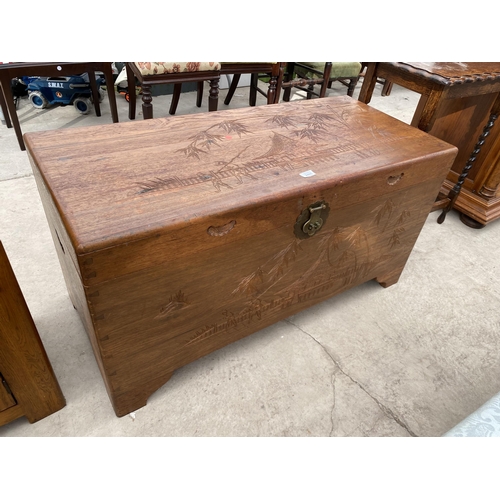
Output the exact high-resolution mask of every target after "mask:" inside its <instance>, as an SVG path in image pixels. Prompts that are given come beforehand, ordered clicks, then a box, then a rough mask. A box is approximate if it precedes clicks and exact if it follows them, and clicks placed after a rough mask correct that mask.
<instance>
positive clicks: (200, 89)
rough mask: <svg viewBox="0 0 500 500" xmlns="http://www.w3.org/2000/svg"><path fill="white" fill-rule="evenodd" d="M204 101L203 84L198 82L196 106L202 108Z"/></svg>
mask: <svg viewBox="0 0 500 500" xmlns="http://www.w3.org/2000/svg"><path fill="white" fill-rule="evenodd" d="M202 101H203V82H198V86H197V88H196V106H197V107H198V108H201V102H202Z"/></svg>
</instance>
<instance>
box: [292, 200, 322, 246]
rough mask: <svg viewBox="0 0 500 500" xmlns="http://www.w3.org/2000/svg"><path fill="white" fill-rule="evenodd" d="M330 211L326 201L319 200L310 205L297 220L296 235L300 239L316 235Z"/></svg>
mask: <svg viewBox="0 0 500 500" xmlns="http://www.w3.org/2000/svg"><path fill="white" fill-rule="evenodd" d="M329 211H330V208H329V207H328V205H327V204H326V203H325V202H324V201H317V202H315V203H312V204H311V205H309V206H308V207H307V208H306V209H305V210H303V211H302V213H301V214H300V215H299V217H298V218H297V222H295V226H294V233H295V236H297V238H300V239H304V238H310V237H311V236H314V235H315V234H316V233H317V232H318V231H319V230H320V229H321V228H322V227H323V224H324V223H325V221H326V218H327V216H328V213H329Z"/></svg>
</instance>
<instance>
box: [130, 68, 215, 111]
mask: <svg viewBox="0 0 500 500" xmlns="http://www.w3.org/2000/svg"><path fill="white" fill-rule="evenodd" d="M126 67H127V85H128V88H129V89H132V88H134V87H135V84H136V80H137V81H138V82H139V85H140V86H141V87H142V111H143V115H144V119H145V120H147V119H150V118H153V105H152V104H151V102H152V97H151V86H152V85H160V84H173V85H174V92H173V95H172V102H171V104H170V110H169V113H170V114H171V115H173V114H175V111H176V109H177V104H178V102H179V97H180V94H181V90H182V84H183V83H188V82H196V83H198V98H197V101H196V104H197V106H198V107H200V106H201V94H202V90H203V81H205V80H209V81H210V95H209V100H208V110H209V111H217V107H218V99H219V79H220V69H221V65H220V63H218V62H128V63H127V64H126ZM129 95H130V100H129V118H130V119H131V120H134V119H135V107H136V95H135V92H129Z"/></svg>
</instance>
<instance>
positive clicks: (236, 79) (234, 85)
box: [224, 74, 241, 106]
mask: <svg viewBox="0 0 500 500" xmlns="http://www.w3.org/2000/svg"><path fill="white" fill-rule="evenodd" d="M240 77H241V75H240V74H235V75H233V79H232V81H231V85H230V86H229V90H228V91H227V95H226V98H225V99H224V104H225V105H226V106H227V105H229V103H230V102H231V99H232V98H233V95H234V93H235V91H236V88H237V87H238V83H240Z"/></svg>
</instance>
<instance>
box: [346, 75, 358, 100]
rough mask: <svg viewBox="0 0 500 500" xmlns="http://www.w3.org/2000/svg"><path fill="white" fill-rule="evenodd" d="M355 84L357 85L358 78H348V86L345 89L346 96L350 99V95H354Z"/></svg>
mask: <svg viewBox="0 0 500 500" xmlns="http://www.w3.org/2000/svg"><path fill="white" fill-rule="evenodd" d="M357 83H358V77H356V78H349V86H348V88H347V95H348V96H349V97H352V95H353V94H354V89H355V88H356V85H357Z"/></svg>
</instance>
